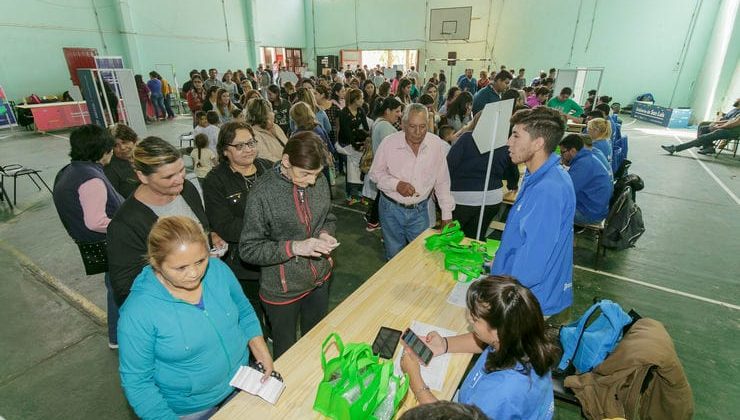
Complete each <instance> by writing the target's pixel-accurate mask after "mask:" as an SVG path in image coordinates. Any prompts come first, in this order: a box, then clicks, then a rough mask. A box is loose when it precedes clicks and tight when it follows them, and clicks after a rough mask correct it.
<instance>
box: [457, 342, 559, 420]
mask: <svg viewBox="0 0 740 420" xmlns="http://www.w3.org/2000/svg"><path fill="white" fill-rule="evenodd" d="M491 351H493V350H492V349H491V347H488V348H486V349H485V350H484V351H483V354H481V355H480V357H479V358H478V361H476V362H475V366H473V369H471V370H470V373H468V376H466V377H465V380H464V381H463V383H462V386H460V394H459V398H458V399H459V401H460V402H461V403H463V404H473V405H475V406H477V407H478V408H480V409H481V411H483V413H485V415H486V416H488V417H489V418H492V419H531V420H547V419H552V418H553V416H554V414H555V400H554V398H553V391H552V378H551V376H550V372H547V373H546V374H544V375H542V376H539V375H537V372H535V371H534V369H531V368H525V367H524V366H523V365H522V364H521V363H517V364H516V366H514V367H513V368H510V369H504V370H497V371H494V372H489V373H486V371H485V364H486V359H487V358H488V354H489V353H490V352H491Z"/></svg>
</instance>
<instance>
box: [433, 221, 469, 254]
mask: <svg viewBox="0 0 740 420" xmlns="http://www.w3.org/2000/svg"><path fill="white" fill-rule="evenodd" d="M463 238H465V232H463V231H462V229H461V228H460V222H458V221H457V220H453V221H452V222H450V223H449V224H447V225H446V226H445V227H443V228H442V232H441V233H435V234H434V235H429V237H427V238H426V239H425V240H424V245H425V246H426V248H427V249H428V250H430V251H434V250H437V249H440V248H443V247H445V246H447V245H450V244H459V243H460V242H462V240H463Z"/></svg>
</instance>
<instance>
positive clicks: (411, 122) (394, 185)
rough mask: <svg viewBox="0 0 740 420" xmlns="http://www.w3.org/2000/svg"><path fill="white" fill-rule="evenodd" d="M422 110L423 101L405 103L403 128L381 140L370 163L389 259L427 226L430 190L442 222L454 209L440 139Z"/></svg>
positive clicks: (448, 174)
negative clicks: (428, 124) (377, 193)
mask: <svg viewBox="0 0 740 420" xmlns="http://www.w3.org/2000/svg"><path fill="white" fill-rule="evenodd" d="M427 113H428V111H427V109H426V107H425V106H424V105H421V104H411V105H409V106H407V107H406V109H405V111H404V114H403V119H402V126H403V131H399V132H397V133H394V134H391V135H390V136H388V137H386V138H385V139H384V140H383V142H382V143H380V147H378V150H377V152H376V153H375V157H374V158H373V165H372V167H371V168H370V173H369V175H370V179H371V180H373V181H374V182H375V183H376V184H377V185H378V189H379V190H380V194H379V195H378V200H380V207H379V209H380V224H381V225H382V226H383V241H384V243H385V254H386V258H387V259H389V260H390V259H391V258H393V257H394V256H395V255H396V254H398V253H399V252H400V251H401V250H402V249H403V248H404V247H405V246H406V245H407V244H408V243H409V242H411V241H413V240H414V239H415V238H416V237H417V236H419V235H420V234H421V233H422V232H423V231H424V230H426V229H427V228H428V227H429V216H428V213H427V211H428V206H433V205H434V203H433V202H431V200H430V198H431V194H432V191H433V192H434V194H435V195H436V197H437V203H439V207H440V209H441V210H442V225H443V226H445V225H447V224H448V223H449V222H450V221H451V219H452V210H454V209H455V200H454V199H453V198H452V195H451V194H450V173H449V170H448V169H447V158H446V156H447V151H446V150H445V142H444V141H442V139H440V138H439V137H438V136H437V135H435V134H433V133H430V132H428V131H427V121H428V114H427Z"/></svg>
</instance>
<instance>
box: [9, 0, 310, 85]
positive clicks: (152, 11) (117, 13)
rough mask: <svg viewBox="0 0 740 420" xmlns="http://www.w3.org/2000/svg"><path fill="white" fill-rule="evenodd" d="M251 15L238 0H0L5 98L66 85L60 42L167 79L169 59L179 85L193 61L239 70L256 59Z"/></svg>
mask: <svg viewBox="0 0 740 420" xmlns="http://www.w3.org/2000/svg"><path fill="white" fill-rule="evenodd" d="M260 1H261V0H260ZM282 1H287V0H282ZM296 1H297V0H291V1H290V2H291V3H293V4H295V3H296ZM258 3H259V2H258ZM263 3H264V1H263ZM299 3H300V6H302V3H301V2H299ZM269 11H270V10H269V9H268V12H269ZM95 12H97V15H98V19H99V21H100V26H101V30H98V26H97V23H96V19H95ZM278 12H279V9H273V10H272V13H278ZM224 16H226V19H224ZM300 19H303V11H302V10H300ZM224 21H226V25H225V24H224ZM251 21H252V2H248V1H243V0H224V1H223V6H222V2H221V1H219V0H208V1H197V2H196V1H187V2H186V1H177V0H157V1H156V2H152V1H150V0H126V1H117V0H50V1H44V2H39V1H24V0H4V1H3V5H2V13H1V14H0V38H2V39H3V47H2V48H1V49H0V84H2V85H3V86H4V87H5V89H6V91H7V93H8V96H9V97H10V98H11V99H20V98H22V97H24V96H28V95H29V94H31V93H37V94H39V95H48V94H61V92H63V91H65V90H68V89H69V88H70V87H71V82H70V80H69V72H68V70H67V67H66V62H65V61H64V55H63V53H62V48H63V47H87V48H97V50H98V52H99V54H101V55H120V56H123V57H124V60H125V63H126V66H127V67H130V68H132V69H133V70H134V72H136V73H147V72H149V71H150V70H154V69H156V70H158V71H160V72H161V73H162V74H163V75H164V76H165V77H167V78H170V79H171V70H169V68H168V67H163V66H157V65H158V64H171V65H172V66H174V69H175V71H176V73H177V77H178V80H179V83H180V84H182V83H183V82H184V81H185V80H186V78H187V74H188V71H189V70H190V69H192V68H198V69H200V68H209V67H216V68H218V69H219V70H222V71H223V70H225V69H227V68H231V69H237V68H242V69H245V68H246V67H249V66H255V65H256V64H255V62H256V53H255V51H256V50H255V45H254V41H253V40H254V36H255V35H254V33H253V31H252V25H251ZM226 27H228V41H229V42H228V43H227V29H226ZM297 31H298V32H300V33H301V34H302V33H303V28H300V29H298V30H297ZM29 70H30V71H29Z"/></svg>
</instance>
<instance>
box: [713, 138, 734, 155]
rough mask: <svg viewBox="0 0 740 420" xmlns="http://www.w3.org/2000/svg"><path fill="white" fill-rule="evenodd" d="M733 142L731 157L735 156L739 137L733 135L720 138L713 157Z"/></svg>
mask: <svg viewBox="0 0 740 420" xmlns="http://www.w3.org/2000/svg"><path fill="white" fill-rule="evenodd" d="M733 142H734V143H735V147H733V148H732V157H733V158H734V157H736V156H737V148H738V146H740V144H739V143H740V137H735V138H734V139H727V140H720V141H719V144H718V145H717V153H716V154H715V155H714V157H715V158H717V157H719V154H720V153H722V152H723V151H725V150H726V149H727V146H729V145H731V144H732V143H733Z"/></svg>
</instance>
